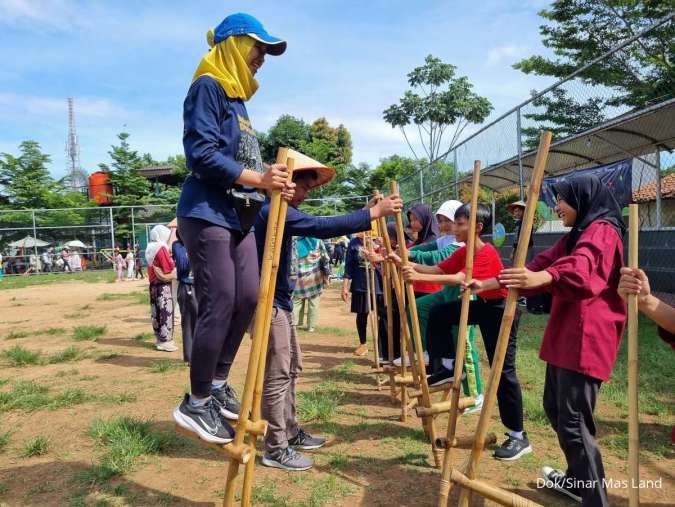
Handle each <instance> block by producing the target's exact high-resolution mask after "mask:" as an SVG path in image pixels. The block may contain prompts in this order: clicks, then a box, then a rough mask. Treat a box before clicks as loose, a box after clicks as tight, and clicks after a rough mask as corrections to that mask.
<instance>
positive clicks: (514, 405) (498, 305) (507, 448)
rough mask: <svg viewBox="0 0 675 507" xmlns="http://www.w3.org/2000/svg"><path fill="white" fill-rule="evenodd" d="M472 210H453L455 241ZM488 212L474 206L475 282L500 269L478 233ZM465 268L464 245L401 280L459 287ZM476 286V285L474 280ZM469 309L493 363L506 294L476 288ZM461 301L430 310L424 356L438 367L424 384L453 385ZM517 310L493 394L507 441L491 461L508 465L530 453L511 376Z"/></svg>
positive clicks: (463, 236) (464, 236) (462, 237)
mask: <svg viewBox="0 0 675 507" xmlns="http://www.w3.org/2000/svg"><path fill="white" fill-rule="evenodd" d="M470 213H471V206H470V205H469V204H464V205H462V206H461V207H460V208H459V209H458V210H457V211H456V212H455V235H456V236H457V240H458V241H460V242H464V243H466V241H467V240H468V235H469V216H470ZM491 218H492V217H491V213H490V209H489V208H488V207H487V206H485V205H484V204H481V203H479V204H478V206H477V208H476V231H475V234H476V246H475V248H476V250H475V254H474V261H473V262H474V264H473V274H474V276H475V277H476V278H477V279H488V278H492V277H494V276H497V275H498V274H499V273H500V272H501V271H502V269H503V265H502V261H501V259H500V257H499V253H498V252H497V250H496V249H495V247H494V246H492V245H491V244H489V243H484V242H483V241H482V240H481V238H480V235H481V234H482V233H483V231H484V230H485V229H486V228H487V226H488V224H490V222H491ZM465 266H466V246H463V247H461V248H459V249H458V250H456V251H455V253H453V254H452V255H451V256H450V257H449V258H448V259H446V260H444V261H443V262H441V263H440V264H438V265H437V266H421V265H418V264H410V265H409V266H408V267H406V268H404V270H403V274H404V277H405V278H406V280H412V281H415V280H421V281H429V282H434V283H441V284H443V285H460V284H461V283H462V282H464V278H465V275H464V269H465ZM477 283H480V282H477ZM476 296H477V297H476V299H475V300H472V301H471V303H470V305H469V322H468V323H469V324H478V326H479V327H480V331H481V335H482V336H483V343H484V344H485V351H486V352H487V356H488V360H489V361H490V364H492V359H493V357H494V354H495V349H496V347H497V338H498V337H499V327H500V324H501V321H502V317H503V316H504V304H505V300H506V296H507V291H506V289H504V288H503V287H499V286H497V287H496V288H493V289H490V290H483V289H481V290H480V291H479V292H478V294H477V295H476ZM461 307H462V303H461V301H459V300H455V301H450V302H446V303H440V304H437V305H435V306H434V307H433V308H432V309H431V311H430V312H429V321H428V325H427V347H428V350H429V356H430V357H431V358H432V361H433V359H440V362H441V367H440V368H439V370H438V371H437V372H436V373H434V374H433V375H431V376H430V377H429V385H430V386H434V385H441V384H444V383H449V382H452V381H453V378H454V358H455V347H454V338H453V327H452V326H456V325H457V324H458V323H459V315H460V310H461ZM519 316H520V315H519V312H518V311H517V312H516V315H515V318H514V320H513V327H512V328H511V333H510V335H509V342H508V347H507V349H506V357H505V359H504V366H503V369H502V375H501V378H500V380H499V388H498V390H497V401H498V403H499V415H500V417H501V420H502V423H503V424H504V426H506V428H507V429H508V430H509V431H508V433H507V434H506V435H507V437H508V438H507V439H506V440H505V441H504V443H503V444H502V445H501V446H500V447H499V448H498V449H497V450H496V451H495V453H494V457H495V458H496V459H499V460H505V461H511V460H516V459H519V458H520V457H521V456H523V455H525V454H528V453H530V452H532V447H531V446H530V442H529V440H528V438H527V433H526V432H525V431H524V429H523V397H522V392H521V389H520V383H519V381H518V376H517V375H516V336H517V333H518V320H519Z"/></svg>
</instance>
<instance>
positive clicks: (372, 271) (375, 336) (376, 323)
mask: <svg viewBox="0 0 675 507" xmlns="http://www.w3.org/2000/svg"><path fill="white" fill-rule="evenodd" d="M368 239H369V240H370V245H369V246H368V250H369V251H370V252H373V253H375V242H374V241H373V234H372V232H371V233H370V234H369V235H368ZM375 271H376V270H375V265H374V264H372V263H371V264H370V288H371V293H370V297H371V304H372V307H373V321H374V324H373V327H374V331H373V342H374V343H373V352H374V353H375V367H376V368H378V369H379V368H380V316H379V313H378V312H379V310H378V308H377V283H376V282H377V276H376V273H375ZM377 389H378V391H379V390H380V386H379V377H378V386H377Z"/></svg>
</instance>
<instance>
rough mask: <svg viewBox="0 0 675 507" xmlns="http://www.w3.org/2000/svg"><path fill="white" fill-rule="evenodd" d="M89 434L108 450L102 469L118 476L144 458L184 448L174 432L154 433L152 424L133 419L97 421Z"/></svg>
mask: <svg viewBox="0 0 675 507" xmlns="http://www.w3.org/2000/svg"><path fill="white" fill-rule="evenodd" d="M89 434H90V435H91V436H92V437H93V438H94V439H95V440H97V441H98V442H99V443H101V444H103V445H104V446H105V448H106V450H105V453H104V455H103V457H102V459H101V464H102V466H104V467H105V468H106V469H108V470H111V471H113V472H115V473H116V474H120V473H124V472H127V471H129V470H132V469H133V468H134V467H135V466H136V465H137V463H138V461H139V459H140V458H141V457H142V456H143V455H147V454H161V453H164V452H166V451H168V450H170V449H172V448H175V447H179V446H180V445H181V440H180V439H179V437H177V436H176V435H174V434H173V433H160V432H157V431H153V430H152V426H151V423H150V421H147V420H140V419H136V418H133V417H116V418H113V419H109V420H100V419H99V420H96V421H94V422H93V423H92V425H91V428H90V431H89Z"/></svg>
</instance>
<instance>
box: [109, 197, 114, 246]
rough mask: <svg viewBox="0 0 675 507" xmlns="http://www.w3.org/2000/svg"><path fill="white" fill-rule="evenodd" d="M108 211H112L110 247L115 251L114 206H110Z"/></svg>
mask: <svg viewBox="0 0 675 507" xmlns="http://www.w3.org/2000/svg"><path fill="white" fill-rule="evenodd" d="M108 211H109V212H110V241H112V243H111V245H110V248H111V249H112V250H113V251H114V250H115V226H114V224H113V212H112V207H110V208H108Z"/></svg>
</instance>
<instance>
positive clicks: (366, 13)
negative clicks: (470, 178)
mask: <svg viewBox="0 0 675 507" xmlns="http://www.w3.org/2000/svg"><path fill="white" fill-rule="evenodd" d="M547 4H548V2H546V1H543V0H484V1H475V0H474V1H465V0H447V1H420V2H410V1H398V0H395V1H382V0H374V1H369V2H364V1H363V0H360V1H349V0H342V1H333V0H326V1H295V0H285V1H283V2H280V1H268V0H256V1H254V2H253V1H248V2H245V1H236V2H234V1H226V2H219V1H210V2H206V1H190V2H184V1H183V2H179V1H169V0H164V1H154V0H150V1H142V2H138V1H135V2H132V1H124V0H118V1H116V2H112V1H107V2H104V1H90V2H78V1H68V0H0V30H1V31H2V37H1V39H0V61H2V62H3V64H2V66H0V152H10V153H16V151H17V146H18V144H19V143H20V142H21V141H22V140H25V139H34V140H37V141H39V142H40V144H41V145H42V147H43V149H44V150H45V151H46V152H47V153H49V154H50V155H51V156H52V161H53V163H52V167H51V170H52V173H53V174H54V176H57V177H60V176H63V175H64V174H65V167H66V158H65V140H66V134H67V108H66V98H67V97H69V96H73V97H75V102H76V123H77V128H78V133H79V138H80V151H81V161H82V165H83V168H84V169H85V170H87V171H88V172H92V171H94V170H96V168H97V164H98V163H99V162H108V155H107V151H108V150H109V147H110V145H111V144H113V143H115V142H116V139H115V136H116V134H117V133H118V132H120V131H122V130H125V131H127V132H129V133H130V134H131V138H130V142H131V144H132V147H133V148H134V149H137V150H138V151H140V152H149V153H151V154H152V155H153V156H154V158H156V159H163V158H166V157H167V156H169V155H173V154H177V153H181V152H182V145H181V133H182V118H181V114H182V101H183V98H184V96H185V92H186V90H187V87H188V86H189V83H190V80H191V77H192V74H193V72H194V69H195V68H196V65H197V63H198V61H199V59H200V57H201V56H202V54H203V53H204V52H205V51H206V49H207V45H206V40H205V33H206V31H207V29H208V28H209V27H212V26H215V25H216V24H218V23H219V22H220V21H221V20H222V19H223V17H225V16H226V15H227V14H229V13H233V12H240V11H243V12H249V13H251V14H253V15H255V16H257V17H258V18H259V19H261V21H262V22H263V24H264V25H265V27H266V28H267V29H268V31H269V32H270V33H272V34H274V35H278V36H280V37H284V38H286V39H287V40H288V51H287V52H286V53H285V54H284V55H283V56H281V57H278V58H275V57H270V56H268V57H267V62H266V64H265V66H264V67H263V69H262V70H261V71H260V72H259V73H258V76H257V78H258V80H259V82H260V89H259V91H258V92H257V93H256V95H255V96H254V97H253V98H252V99H251V101H250V102H249V103H248V109H249V115H250V116H251V119H252V121H253V125H254V127H255V128H257V129H258V130H266V129H267V128H269V127H270V126H271V125H272V124H273V123H274V121H275V120H276V119H277V118H278V117H279V116H280V115H281V114H284V113H289V114H292V115H294V116H297V117H301V118H303V119H305V120H306V121H312V120H314V119H316V118H318V117H320V116H325V117H326V118H328V120H329V121H330V122H331V124H333V125H337V124H338V123H343V124H345V125H346V126H347V128H348V129H349V130H350V131H351V133H352V137H353V144H354V162H368V163H371V164H375V163H377V161H378V160H379V159H380V158H381V157H384V156H387V155H391V154H394V153H398V154H402V155H409V150H408V148H407V146H406V145H405V142H404V140H403V138H402V136H401V134H400V132H399V131H397V130H393V129H392V128H391V127H389V126H388V125H387V124H386V123H385V122H384V121H383V120H382V111H383V110H384V109H385V108H386V107H388V106H389V105H391V104H393V103H395V102H396V101H397V100H398V98H399V97H400V96H401V95H402V94H403V92H404V90H405V89H406V84H407V83H406V74H407V73H408V72H409V71H410V70H411V69H412V68H413V67H415V66H417V65H420V64H421V63H422V62H423V60H424V57H425V56H426V55H427V54H429V53H431V54H433V55H435V56H438V57H440V58H441V59H443V60H444V61H446V62H449V63H452V64H454V65H456V66H457V67H458V73H459V74H460V75H467V76H468V77H469V79H470V80H471V81H472V82H473V83H474V85H475V90H476V91H477V92H478V93H480V94H482V95H484V96H486V97H488V98H489V99H490V100H491V101H492V103H493V105H494V107H495V114H500V113H501V112H503V111H505V110H507V109H508V108H510V107H511V106H513V105H515V104H516V103H518V102H520V101H522V100H524V99H525V98H527V96H528V94H529V91H530V90H531V89H533V88H539V89H541V88H542V87H543V86H545V85H547V84H550V82H551V80H550V79H543V78H536V77H532V76H525V75H524V74H522V73H520V72H518V71H515V70H513V69H512V68H511V64H512V63H513V62H515V61H517V60H518V59H520V58H522V57H524V56H528V55H531V54H535V53H539V54H540V53H542V52H545V49H544V48H543V47H542V45H541V41H540V37H539V33H538V27H539V25H540V24H541V18H539V16H537V11H539V10H540V9H541V8H543V7H546V6H547Z"/></svg>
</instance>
